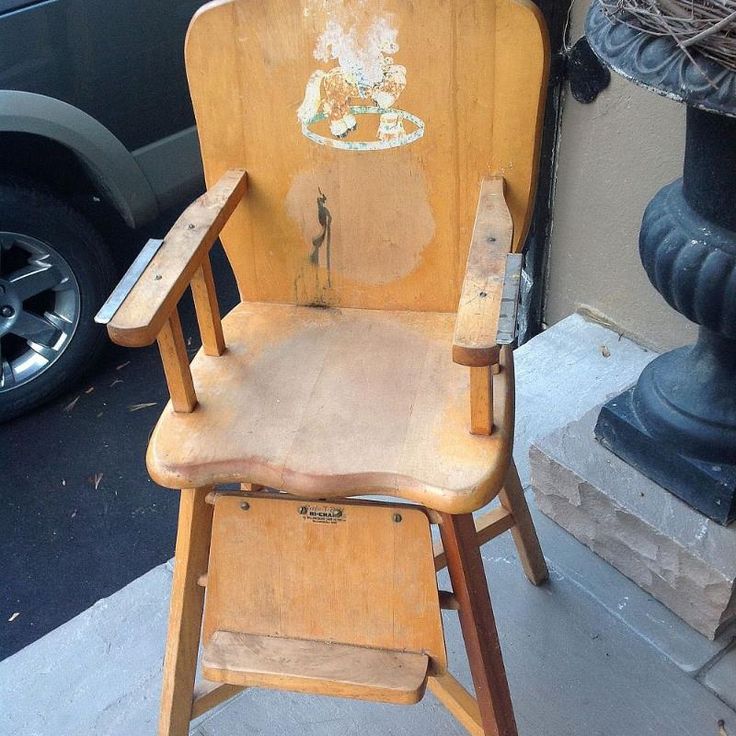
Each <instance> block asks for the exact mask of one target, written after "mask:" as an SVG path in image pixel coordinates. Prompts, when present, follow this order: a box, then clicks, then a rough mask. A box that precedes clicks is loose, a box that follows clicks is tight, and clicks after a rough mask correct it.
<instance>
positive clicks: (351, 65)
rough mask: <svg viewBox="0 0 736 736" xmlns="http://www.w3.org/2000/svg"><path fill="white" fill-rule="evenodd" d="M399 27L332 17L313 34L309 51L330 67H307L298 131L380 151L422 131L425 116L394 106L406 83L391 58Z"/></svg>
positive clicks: (348, 146)
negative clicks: (314, 41) (315, 36)
mask: <svg viewBox="0 0 736 736" xmlns="http://www.w3.org/2000/svg"><path fill="white" fill-rule="evenodd" d="M397 37H398V31H396V30H395V29H394V28H392V27H391V24H390V22H389V20H388V19H387V18H385V17H378V18H374V19H373V20H372V21H371V22H370V23H368V24H367V25H365V26H364V27H363V28H362V29H361V28H360V27H359V25H358V24H357V23H355V24H346V23H344V22H339V21H337V20H330V21H328V22H327V27H326V28H325V30H324V31H323V33H322V34H321V35H320V37H319V38H318V40H317V45H316V47H315V49H314V57H315V58H316V59H317V60H318V61H322V62H324V63H325V64H329V63H330V62H333V61H337V63H338V65H337V66H335V67H333V68H332V69H327V70H325V69H317V70H316V71H315V72H313V73H312V75H311V77H310V78H309V81H308V82H307V86H306V89H305V92H304V100H303V102H302V104H301V105H300V106H299V110H298V111H297V118H298V120H299V122H300V123H301V126H302V133H303V134H304V135H305V136H306V137H307V138H309V139H310V140H312V141H314V142H315V143H319V144H320V145H323V146H332V147H333V148H339V149H343V150H350V151H379V150H382V149H386V148H396V147H398V146H405V145H407V144H409V143H412V142H413V141H416V140H419V139H420V138H421V137H422V136H423V135H424V122H423V121H422V120H420V119H419V118H418V117H417V116H416V115H412V114H411V113H408V112H406V111H404V110H400V109H398V108H397V107H396V102H397V100H398V99H399V96H400V95H401V93H402V92H403V91H404V88H405V87H406V67H404V66H402V65H401V64H396V63H394V57H393V54H395V53H397V52H398V50H399V44H398V43H397Z"/></svg>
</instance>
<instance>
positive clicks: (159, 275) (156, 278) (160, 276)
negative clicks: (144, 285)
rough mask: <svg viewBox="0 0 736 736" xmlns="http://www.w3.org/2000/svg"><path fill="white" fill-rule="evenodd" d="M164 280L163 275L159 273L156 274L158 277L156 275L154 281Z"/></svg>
mask: <svg viewBox="0 0 736 736" xmlns="http://www.w3.org/2000/svg"><path fill="white" fill-rule="evenodd" d="M162 278H163V276H162V275H161V274H160V273H157V274H156V275H155V276H154V277H153V280H154V281H161V279H162Z"/></svg>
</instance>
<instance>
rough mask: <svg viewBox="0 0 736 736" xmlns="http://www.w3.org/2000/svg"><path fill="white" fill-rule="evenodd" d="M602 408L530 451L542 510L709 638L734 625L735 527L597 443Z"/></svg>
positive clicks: (554, 433) (535, 445)
mask: <svg viewBox="0 0 736 736" xmlns="http://www.w3.org/2000/svg"><path fill="white" fill-rule="evenodd" d="M598 411H599V407H596V408H594V409H593V410H592V411H589V412H587V413H586V414H585V415H584V416H583V417H582V418H580V419H578V420H576V421H573V422H570V423H568V424H566V425H564V426H562V427H560V428H558V429H556V430H555V431H553V432H552V433H550V434H549V435H547V436H546V437H543V438H541V439H538V440H536V442H535V444H534V445H533V446H532V448H531V453H530V454H531V459H532V486H533V488H534V491H535V493H536V494H537V504H538V505H539V508H540V509H541V510H542V511H543V512H544V513H545V514H547V515H548V516H549V517H550V518H552V519H553V520H554V521H556V522H557V523H558V524H560V525H561V526H562V527H564V528H565V529H567V530H568V531H569V532H571V533H572V534H573V535H574V536H575V537H577V538H578V539H580V541H582V542H584V543H585V544H586V545H587V546H588V547H590V548H591V549H592V550H593V551H594V552H596V553H597V554H599V555H600V556H601V557H603V558H604V559H606V560H607V561H608V562H610V563H611V564H612V565H614V566H615V567H616V568H617V569H619V570H621V572H623V573H624V574H625V575H626V576H627V577H630V578H631V579H632V580H634V582H636V583H637V584H639V585H641V586H642V588H644V589H645V590H647V591H648V592H650V593H651V594H652V595H653V596H654V597H655V598H657V600H659V601H661V602H662V603H664V604H665V605H666V606H667V607H668V608H670V609H671V610H672V611H674V612H675V613H676V614H677V615H679V616H682V618H683V619H685V621H687V622H688V623H689V624H690V625H691V626H693V627H694V628H696V629H697V630H698V631H700V632H701V633H703V634H705V635H706V636H708V637H710V638H713V637H714V635H716V634H722V633H725V632H727V631H728V630H729V629H730V628H732V626H729V624H736V620H734V619H735V614H734V610H733V609H734V602H733V599H734V587H735V585H734V583H735V581H736V528H734V527H733V526H731V527H723V526H721V525H719V524H717V523H716V522H714V521H711V520H710V519H708V518H706V517H705V516H703V515H702V514H700V513H699V512H697V511H695V510H694V509H693V508H691V507H690V506H688V505H687V504H686V503H684V502H682V501H681V500H680V499H679V498H677V497H676V496H674V495H673V494H672V493H669V492H668V491H666V490H665V489H663V488H661V487H660V486H658V485H657V484H656V483H654V482H653V481H651V480H649V479H648V478H646V477H645V476H643V475H642V474H641V473H639V472H638V471H637V470H636V469H634V468H632V467H631V466H630V465H628V464H626V463H625V462H624V461H623V460H621V459H620V458H618V457H616V455H614V454H613V453H612V452H610V451H609V450H607V449H606V448H604V447H603V446H602V445H601V444H600V443H598V442H597V441H596V440H595V437H594V434H593V427H594V425H595V422H596V419H597V416H598Z"/></svg>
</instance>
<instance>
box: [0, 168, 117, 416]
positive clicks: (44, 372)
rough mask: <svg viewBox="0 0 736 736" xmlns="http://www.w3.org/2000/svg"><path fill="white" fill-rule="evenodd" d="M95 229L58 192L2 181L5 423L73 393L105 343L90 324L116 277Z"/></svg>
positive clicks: (0, 372)
mask: <svg viewBox="0 0 736 736" xmlns="http://www.w3.org/2000/svg"><path fill="white" fill-rule="evenodd" d="M115 275H116V273H115V264H114V262H113V259H112V256H111V254H110V251H109V249H108V247H107V245H106V244H105V242H104V241H103V240H102V238H101V237H100V235H99V234H98V233H97V231H96V230H95V229H94V228H93V227H92V225H91V224H90V223H89V222H88V221H87V220H86V219H85V218H84V217H83V216H82V215H81V214H80V213H79V212H77V211H76V210H74V209H72V208H71V207H69V206H68V205H67V204H66V203H65V202H63V201H62V200H61V199H59V198H57V197H56V196H54V195H53V194H51V193H49V192H47V191H44V190H42V189H39V188H37V187H35V186H33V185H30V184H25V183H18V182H0V421H4V420H7V419H10V418H12V417H15V416H17V415H19V414H22V413H24V412H26V411H28V410H30V409H32V408H34V407H36V406H38V405H39V404H41V403H43V402H45V401H48V400H49V399H50V398H52V397H53V396H55V395H57V394H58V393H60V392H61V391H62V390H63V389H69V388H70V387H71V386H72V385H73V384H74V383H76V382H78V381H79V380H80V379H81V377H82V376H83V375H84V373H85V372H86V371H88V370H89V369H90V368H91V367H92V365H93V364H94V362H95V360H96V359H97V358H98V357H99V355H100V352H101V350H102V348H103V346H104V344H105V335H104V330H102V329H101V328H100V327H99V326H98V325H96V324H95V323H94V321H93V318H94V315H95V313H96V311H97V310H98V309H99V307H100V305H101V304H102V302H103V301H104V300H105V298H106V297H107V295H108V294H109V293H110V291H111V289H112V287H113V285H114V279H115Z"/></svg>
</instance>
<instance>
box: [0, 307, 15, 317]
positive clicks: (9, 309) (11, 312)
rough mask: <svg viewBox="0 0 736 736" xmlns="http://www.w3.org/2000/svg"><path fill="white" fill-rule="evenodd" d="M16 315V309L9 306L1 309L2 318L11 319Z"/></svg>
mask: <svg viewBox="0 0 736 736" xmlns="http://www.w3.org/2000/svg"><path fill="white" fill-rule="evenodd" d="M14 314H15V309H13V307H11V306H8V305H7V304H6V305H5V306H4V307H3V308H2V309H0V316H2V317H5V318H6V319H10V318H11V317H12V316H13V315H14Z"/></svg>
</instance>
